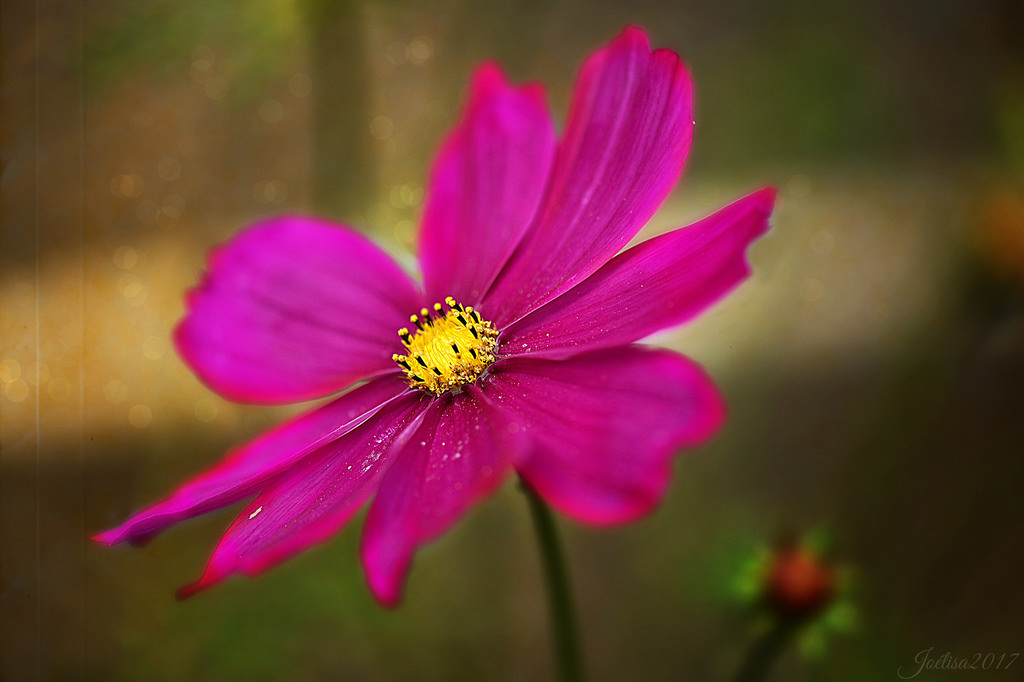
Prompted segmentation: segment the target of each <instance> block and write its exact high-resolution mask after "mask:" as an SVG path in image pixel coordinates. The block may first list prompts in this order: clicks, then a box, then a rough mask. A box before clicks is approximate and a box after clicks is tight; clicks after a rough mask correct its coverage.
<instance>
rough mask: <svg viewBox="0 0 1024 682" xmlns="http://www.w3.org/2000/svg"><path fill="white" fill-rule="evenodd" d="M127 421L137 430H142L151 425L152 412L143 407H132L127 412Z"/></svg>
mask: <svg viewBox="0 0 1024 682" xmlns="http://www.w3.org/2000/svg"><path fill="white" fill-rule="evenodd" d="M128 421H129V422H130V423H131V425H132V426H134V427H135V428H137V429H144V428H146V427H147V426H149V425H150V424H151V423H153V410H151V409H149V408H148V407H147V406H145V405H132V408H131V409H130V410H128Z"/></svg>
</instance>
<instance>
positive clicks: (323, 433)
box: [95, 376, 408, 545]
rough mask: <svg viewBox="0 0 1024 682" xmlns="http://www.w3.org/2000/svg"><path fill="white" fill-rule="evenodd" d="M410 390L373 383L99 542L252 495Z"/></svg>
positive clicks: (247, 449) (244, 452) (132, 536)
mask: <svg viewBox="0 0 1024 682" xmlns="http://www.w3.org/2000/svg"><path fill="white" fill-rule="evenodd" d="M407 390H408V386H407V385H406V384H405V382H404V381H401V380H399V379H397V378H396V377H394V376H388V377H381V378H379V379H374V380H373V381H371V382H369V383H368V384H365V385H363V386H360V387H358V388H356V389H354V390H352V391H349V392H348V393H345V394H344V395H342V396H340V397H338V398H336V399H335V400H332V401H331V402H330V403H328V404H327V405H324V406H323V407H321V408H319V409H317V410H315V411H313V412H309V413H307V414H304V415H302V416H301V417H298V418H296V419H293V420H291V421H289V422H286V423H284V424H282V425H280V426H278V427H276V428H275V429H273V430H272V431H270V432H268V433H266V434H264V435H262V436H260V437H259V438H257V439H256V440H254V441H253V442H251V443H249V444H248V445H246V446H244V447H241V448H239V449H237V450H235V451H233V452H231V453H229V454H228V456H227V457H225V458H224V460H223V461H222V462H220V463H219V464H218V465H216V466H215V467H213V468H212V469H209V470H208V471H205V472H203V473H202V474H200V475H199V476H197V477H195V478H193V479H192V480H190V481H188V482H186V483H185V484H184V485H182V486H181V487H179V488H178V489H177V490H176V491H174V494H173V495H171V496H170V497H169V498H167V499H166V500H164V501H162V502H158V503H157V504H155V505H153V506H152V507H149V508H148V509H146V510H144V511H142V512H140V513H138V514H136V515H135V516H133V517H132V518H130V519H128V520H127V521H125V522H124V523H123V524H121V525H120V526H118V527H117V528H112V529H111V530H108V531H106V532H103V533H100V534H99V535H97V536H96V538H95V539H96V540H99V541H101V542H106V543H107V544H110V545H113V544H116V543H118V542H125V541H128V542H142V541H145V540H148V539H150V538H151V537H152V536H154V535H156V534H157V533H159V532H160V531H162V530H164V529H166V528H167V527H168V526H171V525H173V524H175V523H177V522H178V521H182V520H184V519H189V518H192V517H194V516H198V515H199V514H204V513H206V512H208V511H210V510H212V509H217V508H219V507H223V506H224V505H227V504H231V503H232V502H236V501H238V500H240V499H242V498H244V497H248V496H249V495H252V494H254V493H255V492H257V490H258V489H259V487H260V486H261V485H263V484H264V483H265V482H266V481H267V479H269V478H271V477H272V476H275V475H277V474H279V473H281V472H282V471H284V470H285V469H287V468H288V467H290V466H292V465H293V464H295V462H297V461H299V460H300V459H302V458H303V457H305V456H307V455H309V453H311V452H313V451H314V450H317V449H318V448H321V447H323V446H325V445H327V444H329V443H331V442H332V441H334V440H337V439H338V438H340V437H341V436H343V435H345V434H346V433H348V432H349V431H351V430H352V429H354V428H356V427H357V426H359V425H360V424H362V423H363V422H365V421H366V420H367V419H369V418H370V417H372V416H373V415H374V414H375V413H376V412H377V411H378V410H379V409H380V408H381V406H382V405H384V404H386V403H387V402H388V401H390V400H392V399H393V398H395V396H397V395H399V394H401V393H405V392H406V391H407Z"/></svg>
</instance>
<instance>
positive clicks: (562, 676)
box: [521, 480, 583, 682]
mask: <svg viewBox="0 0 1024 682" xmlns="http://www.w3.org/2000/svg"><path fill="white" fill-rule="evenodd" d="M521 482H522V488H523V492H524V493H525V494H526V500H527V501H528V502H529V504H530V516H532V517H533V528H534V530H535V531H536V533H537V545H538V547H539V548H540V554H541V561H542V562H543V564H544V580H545V582H546V583H547V592H548V609H549V612H550V615H551V629H552V635H553V637H554V648H555V656H556V657H557V659H558V673H559V680H561V682H582V680H583V665H582V663H581V660H580V646H579V637H578V635H577V632H576V618H575V616H574V613H573V606H572V595H571V594H570V592H569V580H568V575H567V573H566V570H565V559H564V557H563V556H562V547H561V545H560V544H559V541H558V529H557V528H556V527H555V519H554V517H553V516H552V515H551V510H550V509H549V508H548V506H547V504H545V503H544V500H542V499H541V498H540V495H538V494H537V491H535V490H534V489H533V487H532V486H530V484H529V483H527V482H526V481H525V480H521Z"/></svg>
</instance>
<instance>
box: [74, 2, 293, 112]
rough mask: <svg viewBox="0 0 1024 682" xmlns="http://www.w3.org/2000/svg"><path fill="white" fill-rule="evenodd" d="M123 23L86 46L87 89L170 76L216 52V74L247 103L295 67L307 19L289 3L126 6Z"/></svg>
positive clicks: (121, 13) (93, 37)
mask: <svg viewBox="0 0 1024 682" xmlns="http://www.w3.org/2000/svg"><path fill="white" fill-rule="evenodd" d="M121 6H122V8H121V10H120V11H119V12H111V13H110V14H109V16H119V17H120V18H119V20H117V21H116V22H115V23H113V24H111V25H108V26H103V27H100V28H97V29H95V30H94V31H93V32H92V34H91V35H90V36H89V39H88V41H87V43H86V52H85V64H84V68H85V69H86V70H87V71H86V76H87V82H88V83H89V84H90V85H91V86H92V87H93V88H94V89H95V90H97V91H102V90H103V89H105V88H107V87H110V86H112V85H114V84H115V83H117V82H119V81H121V80H122V79H124V78H127V77H130V76H132V75H134V74H136V73H139V72H143V71H144V72H146V73H147V74H148V75H149V76H150V77H167V76H169V75H171V74H176V73H180V71H182V70H184V69H188V68H189V66H190V64H191V63H192V61H193V59H194V58H195V55H196V51H197V50H202V51H203V53H204V54H208V53H209V52H208V51H212V53H213V55H214V56H211V57H209V58H212V59H213V60H214V61H215V63H214V64H213V66H214V68H215V69H216V71H217V72H218V73H219V74H220V75H222V76H224V77H226V78H229V79H230V81H231V90H232V92H233V93H234V94H236V95H237V96H240V97H242V98H243V99H244V98H245V97H247V96H251V95H252V94H253V93H255V92H257V91H259V89H260V88H261V87H262V86H263V85H264V83H265V82H266V81H267V80H268V79H270V78H272V77H274V76H276V75H278V74H280V73H281V71H282V70H283V68H284V67H286V66H288V65H289V64H290V59H289V58H290V56H291V55H292V54H293V53H294V52H295V49H294V48H295V46H296V45H297V44H298V41H299V39H300V28H301V16H300V14H299V12H298V11H297V9H296V3H294V2H290V1H289V0H232V1H231V2H203V1H202V0H179V1H174V0H155V1H153V2H130V1H123V2H122V3H121Z"/></svg>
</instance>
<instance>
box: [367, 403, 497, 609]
mask: <svg viewBox="0 0 1024 682" xmlns="http://www.w3.org/2000/svg"><path fill="white" fill-rule="evenodd" d="M479 399H480V398H479V392H478V391H477V390H476V389H475V387H474V388H470V389H469V390H468V391H466V392H463V393H461V394H458V395H451V394H448V395H445V396H443V397H442V398H440V399H438V400H437V401H435V402H434V403H433V404H432V405H431V406H430V408H429V409H428V410H427V412H426V414H425V415H424V419H423V422H422V424H421V425H420V426H419V428H418V430H417V431H416V432H415V433H413V434H412V435H410V436H409V438H408V441H407V442H406V443H405V445H404V447H403V448H402V449H401V450H400V451H399V452H396V453H395V456H394V464H393V465H392V466H391V468H390V469H389V470H388V472H387V474H386V475H385V476H384V479H383V480H382V481H381V484H380V486H379V488H378V491H377V496H376V497H375V498H374V500H373V504H372V505H371V506H370V512H369V514H368V515H367V517H366V526H365V528H364V529H363V541H362V547H361V553H362V557H363V567H364V569H365V571H366V576H367V580H368V581H369V585H370V589H371V590H372V591H373V593H374V595H375V596H376V597H377V599H378V600H379V601H380V602H381V603H382V604H384V605H385V606H394V605H395V604H397V603H398V602H399V600H400V599H401V597H402V586H403V583H404V581H405V575H406V573H407V572H408V570H409V565H410V563H411V561H412V556H413V553H414V552H415V550H416V547H417V546H419V545H420V544H422V543H424V542H427V541H428V540H430V539H432V538H434V537H436V536H437V535H439V534H440V533H441V532H443V531H444V530H445V529H446V528H448V527H449V526H450V525H451V524H453V523H454V522H455V521H456V520H457V519H458V518H459V517H460V516H462V514H463V513H464V512H465V511H466V510H467V509H468V508H469V507H470V506H471V505H473V504H474V503H476V502H478V501H480V500H481V499H483V498H484V497H486V496H487V495H489V494H490V493H491V492H493V491H494V489H495V488H496V487H497V486H498V485H499V484H500V483H501V481H502V479H503V478H504V476H505V474H506V473H507V471H508V468H509V465H510V457H509V456H508V455H507V454H505V451H503V450H502V449H501V448H500V447H499V443H498V442H497V441H496V439H495V437H494V433H493V430H492V429H491V425H490V423H489V421H488V420H487V417H486V416H485V414H484V412H483V410H482V409H481V406H480V403H479Z"/></svg>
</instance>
